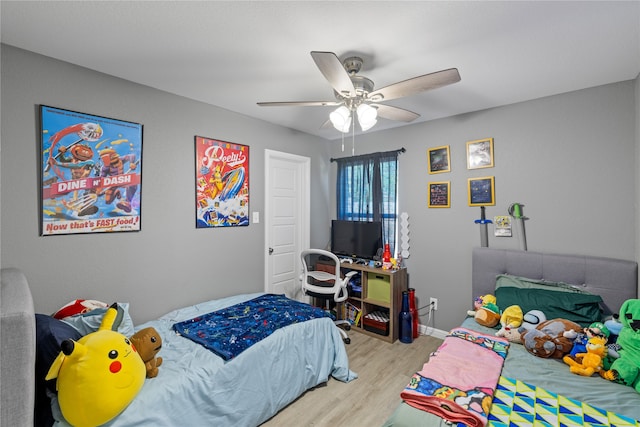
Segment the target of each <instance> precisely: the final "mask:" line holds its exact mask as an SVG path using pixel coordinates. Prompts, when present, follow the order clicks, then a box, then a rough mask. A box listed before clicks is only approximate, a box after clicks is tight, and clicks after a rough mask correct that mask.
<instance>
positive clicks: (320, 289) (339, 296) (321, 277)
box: [300, 249, 357, 344]
mask: <svg viewBox="0 0 640 427" xmlns="http://www.w3.org/2000/svg"><path fill="white" fill-rule="evenodd" d="M320 256H322V257H324V258H325V259H324V260H323V261H325V262H326V263H327V264H326V266H327V267H329V268H328V269H329V270H331V269H333V273H330V272H327V271H319V270H317V268H316V264H315V263H316V261H317V259H318V258H319V257H320ZM300 259H301V260H302V266H303V270H304V271H303V273H302V276H301V280H302V292H304V294H305V295H309V296H311V297H314V298H319V299H322V300H324V301H326V303H327V308H329V304H330V301H334V302H335V303H341V302H343V301H345V300H346V299H347V298H348V297H349V293H348V291H347V285H348V284H349V280H351V276H353V275H354V274H357V271H350V272H348V273H347V274H346V275H345V276H344V278H342V277H341V276H340V260H339V259H338V257H337V256H336V255H335V254H334V253H332V252H328V251H325V250H322V249H307V250H304V251H302V253H301V254H300ZM334 323H335V324H336V325H345V329H347V330H349V329H350V328H351V324H350V323H349V322H348V321H347V320H336V321H335V322H334ZM338 330H339V331H340V334H341V335H342V339H343V341H344V342H345V344H349V343H350V342H351V339H349V337H348V336H347V333H346V332H345V331H344V330H343V329H341V328H338Z"/></svg>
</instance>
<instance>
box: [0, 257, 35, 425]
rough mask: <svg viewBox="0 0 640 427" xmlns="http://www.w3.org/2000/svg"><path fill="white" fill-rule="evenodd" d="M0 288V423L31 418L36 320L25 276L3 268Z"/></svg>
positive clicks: (28, 421) (25, 422)
mask: <svg viewBox="0 0 640 427" xmlns="http://www.w3.org/2000/svg"><path fill="white" fill-rule="evenodd" d="M0 275H1V280H0V281H1V288H0V378H1V381H0V407H1V408H2V409H1V411H0V413H1V415H0V426H3V427H4V426H7V427H31V426H33V420H34V413H33V411H34V399H35V357H36V322H35V314H34V310H33V300H32V298H31V291H30V290H29V285H28V284H27V279H26V278H25V277H24V275H23V274H22V272H21V271H20V270H18V269H16V268H3V269H2V271H1V274H0Z"/></svg>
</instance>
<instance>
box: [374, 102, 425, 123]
mask: <svg viewBox="0 0 640 427" xmlns="http://www.w3.org/2000/svg"><path fill="white" fill-rule="evenodd" d="M371 106H372V107H375V108H377V109H378V117H382V118H383V119H389V120H396V121H399V122H411V121H414V120H415V119H417V118H418V117H420V114H418V113H414V112H413V111H409V110H405V109H404V108H398V107H393V106H391V105H384V104H371Z"/></svg>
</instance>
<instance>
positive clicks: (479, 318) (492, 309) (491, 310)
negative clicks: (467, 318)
mask: <svg viewBox="0 0 640 427" xmlns="http://www.w3.org/2000/svg"><path fill="white" fill-rule="evenodd" d="M473 318H474V319H475V320H476V323H478V325H482V326H486V327H488V328H493V327H494V326H496V325H497V324H498V322H500V309H498V306H497V305H495V304H493V303H486V304H484V305H483V306H482V307H480V308H479V309H478V310H476V312H475V315H474V316H473Z"/></svg>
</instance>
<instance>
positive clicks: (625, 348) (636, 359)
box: [600, 299, 640, 393]
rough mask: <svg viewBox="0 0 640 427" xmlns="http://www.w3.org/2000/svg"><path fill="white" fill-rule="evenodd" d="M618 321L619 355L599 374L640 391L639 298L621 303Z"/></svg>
mask: <svg viewBox="0 0 640 427" xmlns="http://www.w3.org/2000/svg"><path fill="white" fill-rule="evenodd" d="M620 323H622V329H621V330H620V335H618V344H620V347H621V348H620V351H619V354H620V357H619V358H618V359H616V360H615V361H614V362H613V363H612V364H611V368H610V369H608V370H602V371H600V376H601V377H602V378H604V379H606V380H609V381H615V382H617V383H620V384H625V385H628V386H630V387H633V388H634V389H635V390H636V391H637V392H638V393H640V299H630V300H627V301H625V302H624V303H623V304H622V307H620Z"/></svg>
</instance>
